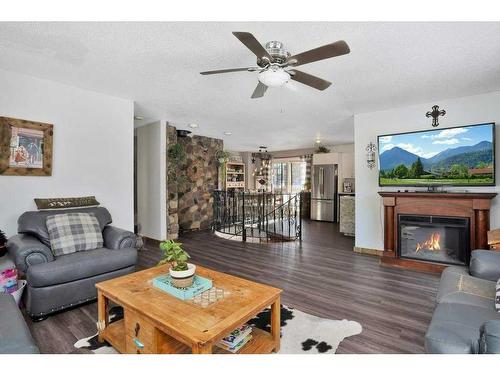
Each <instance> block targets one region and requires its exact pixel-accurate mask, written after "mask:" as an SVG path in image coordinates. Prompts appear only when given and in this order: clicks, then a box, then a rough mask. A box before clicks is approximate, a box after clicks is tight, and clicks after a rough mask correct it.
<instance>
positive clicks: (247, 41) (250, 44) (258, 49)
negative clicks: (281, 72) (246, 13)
mask: <svg viewBox="0 0 500 375" xmlns="http://www.w3.org/2000/svg"><path fill="white" fill-rule="evenodd" d="M233 35H234V36H235V37H236V38H238V39H239V40H240V42H241V43H243V44H244V45H245V46H246V47H247V48H248V49H249V50H250V51H252V52H253V53H254V54H255V56H257V57H258V58H259V59H267V60H268V61H271V60H272V57H271V55H269V53H268V52H267V51H266V49H265V48H264V47H263V46H262V44H260V43H259V41H258V40H257V39H255V37H254V36H253V35H252V34H250V33H247V32H242V31H235V32H233Z"/></svg>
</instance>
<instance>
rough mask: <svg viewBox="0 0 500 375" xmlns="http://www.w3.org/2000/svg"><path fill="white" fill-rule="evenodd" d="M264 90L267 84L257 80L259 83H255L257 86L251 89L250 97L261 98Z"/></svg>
mask: <svg viewBox="0 0 500 375" xmlns="http://www.w3.org/2000/svg"><path fill="white" fill-rule="evenodd" d="M266 90H267V86H266V85H264V84H263V83H262V82H260V81H259V84H258V85H257V87H256V88H255V90H253V94H252V99H256V98H262V97H263V96H264V93H265V92H266Z"/></svg>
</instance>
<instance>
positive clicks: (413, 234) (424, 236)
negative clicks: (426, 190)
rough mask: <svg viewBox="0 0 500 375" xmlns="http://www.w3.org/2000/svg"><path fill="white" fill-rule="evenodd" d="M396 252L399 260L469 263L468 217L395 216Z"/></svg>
mask: <svg viewBox="0 0 500 375" xmlns="http://www.w3.org/2000/svg"><path fill="white" fill-rule="evenodd" d="M398 231H399V236H398V237H399V242H398V253H399V257H400V258H402V259H413V260H419V261H428V262H434V263H444V264H455V265H468V264H469V258H470V239H469V232H470V223H469V218H467V217H447V216H431V215H398Z"/></svg>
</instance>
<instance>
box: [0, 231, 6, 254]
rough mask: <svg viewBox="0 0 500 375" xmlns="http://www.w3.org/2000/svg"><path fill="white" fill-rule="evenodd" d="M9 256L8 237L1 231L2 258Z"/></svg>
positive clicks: (0, 252)
mask: <svg viewBox="0 0 500 375" xmlns="http://www.w3.org/2000/svg"><path fill="white" fill-rule="evenodd" d="M5 254H7V236H6V235H5V233H4V232H3V231H1V230H0V257H3V256H4V255H5Z"/></svg>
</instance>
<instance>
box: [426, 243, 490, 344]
mask: <svg viewBox="0 0 500 375" xmlns="http://www.w3.org/2000/svg"><path fill="white" fill-rule="evenodd" d="M499 278H500V252H495V251H491V250H475V251H473V252H472V255H471V261H470V267H469V269H466V268H464V267H448V268H447V269H445V270H444V271H443V274H442V275H441V282H440V284H439V291H438V296H437V302H438V304H437V306H436V309H435V310H434V314H433V316H432V321H431V324H430V326H429V329H428V330H427V334H426V336H425V347H426V350H427V352H428V353H453V354H469V353H471V354H472V353H500V313H498V312H496V310H495V286H496V281H497V280H498V279H499Z"/></svg>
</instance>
